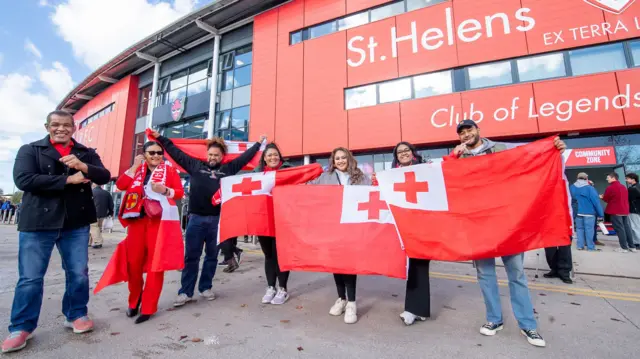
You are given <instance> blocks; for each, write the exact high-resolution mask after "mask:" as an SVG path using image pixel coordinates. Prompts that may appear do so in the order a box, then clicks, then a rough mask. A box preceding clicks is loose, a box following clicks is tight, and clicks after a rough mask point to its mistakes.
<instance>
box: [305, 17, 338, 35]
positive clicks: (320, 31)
mask: <svg viewBox="0 0 640 359" xmlns="http://www.w3.org/2000/svg"><path fill="white" fill-rule="evenodd" d="M308 31H309V38H310V39H313V38H316V37H319V36H323V35H327V34H330V33H332V32H336V31H338V28H337V26H336V22H335V21H332V22H327V23H325V24H320V25H317V26H314V27H311V28H309V30H308Z"/></svg>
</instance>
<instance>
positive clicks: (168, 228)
mask: <svg viewBox="0 0 640 359" xmlns="http://www.w3.org/2000/svg"><path fill="white" fill-rule="evenodd" d="M143 150H144V154H143V155H138V156H137V157H136V158H135V160H134V163H133V167H131V168H130V169H129V170H127V171H126V172H125V173H124V174H123V175H122V176H120V178H118V181H117V182H116V186H117V187H118V189H120V190H122V191H126V194H125V197H124V201H123V202H122V209H121V210H120V216H121V221H123V224H125V226H128V232H127V238H125V240H124V244H125V246H124V247H125V248H126V262H127V277H128V282H129V309H128V310H127V316H128V317H135V316H136V315H138V311H139V310H140V309H141V314H140V316H139V317H138V318H137V319H136V324H139V323H143V322H146V321H147V320H149V318H150V317H151V315H152V314H154V313H155V312H156V311H157V310H158V299H159V298H160V292H161V291H162V284H163V281H164V270H169V269H170V268H169V267H171V265H168V264H167V263H177V262H179V261H181V258H182V256H183V252H179V253H178V254H175V253H172V252H175V251H171V250H168V249H169V248H172V249H175V248H177V247H180V246H181V245H182V237H181V232H180V222H179V218H178V211H177V207H176V205H175V202H174V200H176V199H180V198H182V196H183V195H184V189H183V188H182V182H181V181H180V176H179V175H178V172H177V171H176V170H175V169H174V168H173V167H172V166H171V165H170V164H168V163H165V161H164V158H163V155H164V151H163V150H162V147H160V146H159V145H158V144H157V143H156V142H153V141H150V142H147V143H145V144H144V147H143ZM173 217H175V218H173ZM174 227H175V228H174ZM159 235H160V236H159ZM174 242H176V243H174ZM177 242H179V243H177ZM176 255H177V256H179V258H178V257H176V258H173V257H175V256H176ZM182 263H183V264H182V266H184V262H183V259H182ZM178 266H179V265H178ZM171 269H175V268H171ZM143 272H147V281H146V284H145V283H144V280H143V278H142V274H143ZM143 286H144V289H143ZM141 305H142V308H140V306H141Z"/></svg>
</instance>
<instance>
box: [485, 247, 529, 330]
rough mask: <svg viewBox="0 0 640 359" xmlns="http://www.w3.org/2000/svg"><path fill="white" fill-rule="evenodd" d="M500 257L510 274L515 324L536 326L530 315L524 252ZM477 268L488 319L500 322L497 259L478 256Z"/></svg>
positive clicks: (510, 290)
mask: <svg viewBox="0 0 640 359" xmlns="http://www.w3.org/2000/svg"><path fill="white" fill-rule="evenodd" d="M502 261H503V262H504V267H505V270H506V271H507V277H508V278H509V294H510V297H511V307H513V314H514V315H515V317H516V320H517V321H518V325H519V326H520V329H525V330H532V329H536V328H537V324H536V319H535V317H534V316H533V305H532V304H531V294H530V293H529V287H528V285H527V276H526V274H525V273H524V254H516V255H513V256H505V257H502ZM476 269H477V271H478V283H480V289H482V296H483V297H484V304H485V306H486V307H487V321H488V322H492V323H503V320H502V306H501V304H500V291H499V289H498V278H497V277H496V260H495V259H494V258H489V259H481V260H477V261H476Z"/></svg>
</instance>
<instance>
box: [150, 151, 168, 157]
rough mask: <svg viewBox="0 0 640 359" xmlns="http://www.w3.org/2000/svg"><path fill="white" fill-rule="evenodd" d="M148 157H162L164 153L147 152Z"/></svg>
mask: <svg viewBox="0 0 640 359" xmlns="http://www.w3.org/2000/svg"><path fill="white" fill-rule="evenodd" d="M147 153H148V154H149V156H162V155H164V151H147Z"/></svg>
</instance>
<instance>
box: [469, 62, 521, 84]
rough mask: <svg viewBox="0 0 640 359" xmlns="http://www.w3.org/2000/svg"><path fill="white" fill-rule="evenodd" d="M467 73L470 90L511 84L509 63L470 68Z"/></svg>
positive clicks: (495, 63)
mask: <svg viewBox="0 0 640 359" xmlns="http://www.w3.org/2000/svg"><path fill="white" fill-rule="evenodd" d="M468 72H469V87H470V88H472V89H475V88H480V87H488V86H499V85H505V84H510V83H512V82H513V77H512V76H511V62H510V61H502V62H494V63H490V64H485V65H477V66H471V67H469V69H468Z"/></svg>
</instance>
